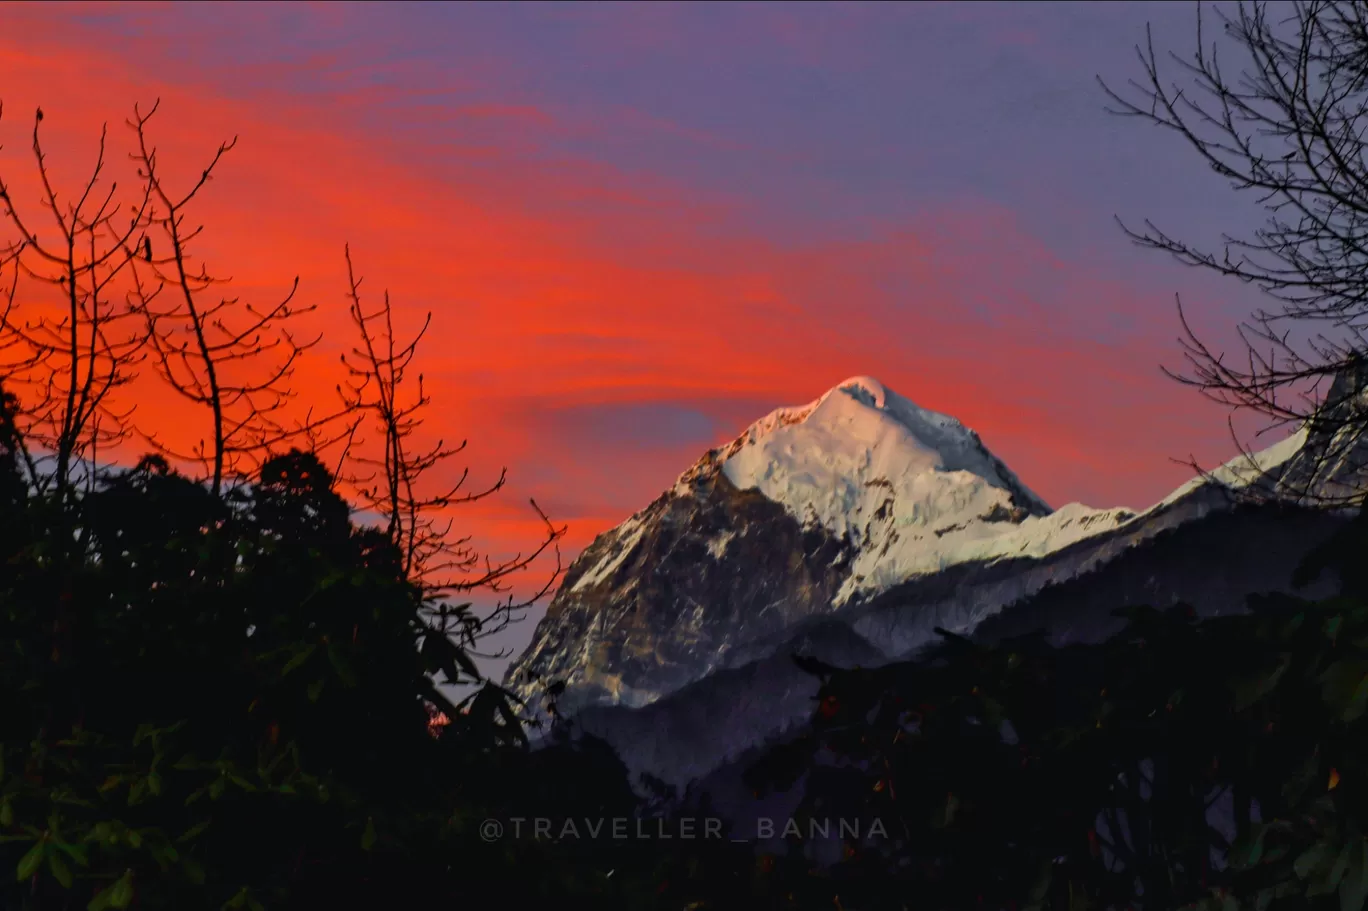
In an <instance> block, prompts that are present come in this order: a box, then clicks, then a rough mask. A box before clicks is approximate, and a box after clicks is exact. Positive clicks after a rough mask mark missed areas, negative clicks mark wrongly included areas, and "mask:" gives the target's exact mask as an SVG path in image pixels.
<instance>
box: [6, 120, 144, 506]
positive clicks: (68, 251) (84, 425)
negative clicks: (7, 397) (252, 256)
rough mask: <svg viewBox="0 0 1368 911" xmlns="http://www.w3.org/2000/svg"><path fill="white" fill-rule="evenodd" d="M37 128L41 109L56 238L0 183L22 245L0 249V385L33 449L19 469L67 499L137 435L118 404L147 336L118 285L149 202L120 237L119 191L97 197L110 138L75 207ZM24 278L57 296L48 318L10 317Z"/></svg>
mask: <svg viewBox="0 0 1368 911" xmlns="http://www.w3.org/2000/svg"><path fill="white" fill-rule="evenodd" d="M0 113H3V107H0ZM42 122H43V112H42V109H39V110H38V111H37V112H36V113H35V114H34V120H33V134H32V135H33V142H32V148H33V155H34V158H35V160H36V165H37V177H38V183H39V185H40V187H41V193H40V197H41V200H40V206H41V207H42V208H44V209H46V210H47V212H48V215H49V216H50V217H51V219H52V222H51V224H52V231H53V234H48V233H46V232H42V233H40V231H39V228H38V223H37V222H35V221H33V220H31V219H30V218H29V217H28V216H27V215H24V214H22V211H21V209H22V207H21V206H20V205H19V204H18V203H17V202H16V200H15V199H14V192H15V191H14V189H13V187H12V185H11V184H10V183H9V182H8V181H6V180H5V178H4V177H3V176H0V207H3V211H2V212H0V214H2V215H3V217H4V218H5V220H7V221H8V223H9V225H10V227H11V228H13V229H14V231H15V232H16V234H17V239H15V240H13V241H11V242H10V243H9V244H8V245H7V246H5V247H0V276H3V274H4V266H5V265H9V266H11V267H12V268H13V272H12V274H11V276H10V281H9V284H8V285H7V286H6V287H5V290H4V291H3V292H0V293H3V295H4V296H3V310H0V358H3V361H0V374H3V376H4V377H5V379H6V381H7V383H8V384H10V385H11V386H13V387H15V391H16V392H17V393H18V395H19V398H20V399H21V401H22V405H23V407H22V409H21V427H20V430H21V433H22V435H23V437H24V438H25V439H26V440H27V441H28V444H29V446H28V448H27V449H26V451H25V453H24V461H25V465H26V467H27V469H28V473H29V476H30V481H31V482H32V483H33V485H34V486H35V487H36V488H37V489H38V490H40V491H45V492H53V493H55V494H56V495H57V496H58V497H60V498H65V497H66V496H67V495H69V494H70V493H71V492H72V490H73V473H74V472H75V471H76V470H77V469H78V467H79V468H80V470H82V471H85V472H86V473H87V474H89V475H91V476H93V473H94V471H95V470H96V467H97V463H98V456H99V450H100V449H101V448H104V447H111V446H113V445H116V444H117V443H119V442H121V441H123V440H125V439H126V438H127V437H128V436H129V434H130V432H131V427H130V424H129V418H130V416H131V414H132V411H133V409H132V407H128V408H124V409H120V408H119V407H118V406H117V404H116V403H115V400H114V395H113V394H114V393H115V391H116V390H117V389H119V387H121V386H123V385H125V384H127V383H128V382H130V381H131V380H132V379H133V376H134V367H135V365H136V364H137V363H138V361H139V360H140V359H141V356H142V350H143V345H144V343H145V341H146V335H145V333H143V332H142V331H141V330H140V327H139V326H138V324H137V322H136V321H135V320H134V319H132V318H133V317H134V316H135V315H136V314H134V312H133V311H132V310H131V309H130V308H129V307H128V306H127V303H126V302H125V301H123V300H121V299H120V296H119V295H116V294H113V293H112V292H113V288H111V285H112V283H114V282H115V280H116V279H117V278H118V277H119V276H120V275H121V274H122V273H123V272H124V271H125V270H126V269H127V267H128V266H129V264H130V262H131V255H130V253H129V249H128V242H129V240H130V238H131V237H132V236H133V235H134V234H135V233H136V232H137V231H138V230H139V225H140V223H141V221H142V219H143V217H144V215H145V214H146V212H147V208H148V197H147V194H146V193H145V192H144V193H142V194H140V195H139V196H138V197H137V198H136V200H135V201H134V202H133V203H132V204H130V206H129V208H128V209H125V210H123V211H124V212H125V214H127V212H128V211H130V210H131V212H132V215H131V217H130V219H129V227H128V228H127V229H122V228H118V227H115V220H116V219H117V218H118V217H119V215H120V211H121V206H120V204H119V203H118V201H117V200H116V198H115V196H116V192H117V190H118V184H117V182H114V181H109V182H108V189H107V190H105V191H104V192H100V191H101V190H102V189H103V187H102V183H103V182H104V181H103V173H104V170H105V165H106V161H105V141H106V138H107V135H108V128H107V126H106V127H104V128H102V129H101V131H100V144H99V153H98V155H97V156H96V160H95V165H94V167H93V168H92V169H91V172H90V175H89V177H88V178H87V179H86V180H85V181H84V183H83V184H82V185H80V189H79V191H78V192H77V193H76V194H75V196H74V197H73V198H72V201H68V200H67V197H65V196H64V195H63V194H60V193H59V192H58V190H57V189H56V184H55V181H54V180H53V176H52V174H51V171H50V168H49V166H48V163H47V158H46V155H45V154H44V151H43V144H42V139H41V132H40V128H41V126H42ZM54 234H55V236H54ZM21 277H22V278H26V279H28V280H30V281H32V282H35V283H36V284H37V285H38V286H39V288H40V289H41V288H47V289H55V292H52V300H51V306H50V307H45V306H43V302H41V301H39V302H36V303H35V306H34V307H27V308H25V310H26V312H28V313H35V311H36V315H34V316H32V317H29V318H27V319H23V320H21V319H20V318H19V315H18V310H17V308H16V306H15V302H16V298H17V294H18V292H19V289H20V278H21ZM44 311H48V312H44ZM35 450H36V451H35Z"/></svg>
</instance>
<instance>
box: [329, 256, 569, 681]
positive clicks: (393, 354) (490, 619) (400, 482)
mask: <svg viewBox="0 0 1368 911" xmlns="http://www.w3.org/2000/svg"><path fill="white" fill-rule="evenodd" d="M344 256H345V259H346V263H347V297H348V304H349V306H348V310H349V313H350V315H351V319H352V323H353V325H354V326H355V328H356V331H357V335H358V336H359V342H358V344H357V345H356V346H355V347H353V348H352V350H351V352H350V354H345V353H344V354H343V355H342V356H341V360H342V364H343V365H344V366H345V367H346V369H347V373H348V377H347V380H346V381H345V383H344V384H339V386H338V392H339V393H340V395H341V396H342V401H343V404H344V412H345V413H347V414H354V415H362V416H365V417H369V418H370V422H369V426H370V428H371V429H372V430H375V431H378V436H379V438H380V443H381V448H382V454H381V455H379V456H378V457H377V456H375V455H367V454H364V450H363V448H362V447H361V445H360V444H359V443H358V441H357V440H356V439H355V437H354V433H353V436H352V437H351V438H350V439H349V445H348V447H347V449H346V452H345V454H344V457H349V458H350V459H351V461H353V462H355V463H357V465H358V467H359V468H360V470H361V471H364V470H365V469H367V468H369V469H370V473H369V474H367V475H362V474H360V472H358V473H357V474H355V475H353V476H352V478H351V479H350V480H351V482H352V484H353V485H354V486H355V487H356V489H357V490H358V491H359V492H360V495H361V499H362V508H364V509H367V510H369V511H371V512H373V513H375V514H378V515H381V516H383V517H384V520H385V523H386V526H385V528H386V532H387V534H388V535H389V537H390V539H391V541H392V542H393V543H394V546H395V547H396V548H397V549H398V551H399V553H400V554H401V558H402V560H403V565H404V571H405V572H406V573H407V574H408V575H409V577H410V578H412V579H415V580H417V581H419V582H420V583H421V584H422V585H423V586H424V588H425V589H426V590H427V592H428V593H429V595H430V597H432V598H433V599H436V603H435V605H434V609H433V620H434V623H435V628H436V629H438V630H440V631H441V632H442V633H444V634H445V633H451V634H454V635H456V636H457V637H458V640H459V641H460V643H461V646H462V647H463V648H464V649H465V650H466V651H468V652H471V653H473V654H477V655H479V654H480V653H478V652H476V651H474V649H475V646H476V644H477V642H478V641H479V640H481V639H483V638H486V637H488V636H492V635H494V634H496V633H498V632H500V631H501V630H503V629H504V628H506V627H507V626H508V625H509V624H510V623H512V622H514V621H516V620H518V619H521V615H522V612H523V611H524V610H525V609H526V608H528V607H530V606H531V605H532V604H534V603H535V602H537V601H539V600H541V599H542V598H543V597H545V596H546V594H547V593H548V592H549V591H550V590H551V587H552V586H553V585H554V584H555V582H556V580H557V579H558V578H559V577H560V574H561V570H562V566H561V559H560V548H559V546H558V542H559V540H560V539H561V538H562V537H563V536H564V535H565V531H566V529H565V527H564V526H561V527H559V528H558V527H556V526H555V525H554V524H552V522H551V520H550V519H549V518H548V517H547V515H546V513H544V512H543V511H542V510H541V507H539V506H538V505H537V502H536V500H532V501H531V505H532V509H533V510H534V511H535V512H536V514H537V516H538V518H540V519H541V523H542V526H543V528H544V529H545V534H544V535H543V536H542V538H541V540H540V541H539V542H538V543H537V545H536V546H535V547H533V548H532V549H531V550H530V551H528V552H527V553H520V554H516V555H514V556H513V557H510V558H507V559H505V560H501V561H498V562H495V561H492V560H490V559H489V558H488V557H487V556H483V555H481V553H480V552H479V551H477V550H476V549H475V548H474V547H473V546H472V544H471V538H470V537H469V536H463V537H459V538H458V537H454V536H453V534H452V529H453V521H454V520H453V518H452V517H451V515H450V513H451V512H452V511H453V510H454V509H455V508H456V507H458V506H462V505H466V504H469V503H473V502H476V501H478V500H482V499H484V498H486V497H488V496H491V495H492V494H494V493H497V492H498V491H499V490H501V489H502V488H503V486H504V482H505V480H506V477H507V471H506V470H505V471H503V472H500V474H499V477H498V479H497V480H496V481H495V482H494V483H493V484H492V485H490V486H489V487H487V488H484V489H483V490H476V491H467V490H466V489H465V485H466V482H467V481H468V480H469V475H470V471H469V469H468V468H467V469H464V470H462V472H461V473H460V476H459V477H458V478H457V479H456V480H455V482H454V483H452V484H450V485H449V486H447V487H445V488H442V489H438V490H431V489H430V488H431V483H430V480H429V479H433V478H435V477H436V474H437V472H439V471H440V470H441V469H442V468H444V467H445V466H446V465H447V464H448V463H449V461H450V460H451V459H452V458H454V457H456V456H458V455H459V454H460V453H461V452H463V451H464V450H465V448H466V441H465V440H462V441H461V442H460V443H459V444H458V445H455V446H448V445H446V444H445V442H444V441H443V440H437V441H436V442H435V443H434V444H432V445H431V446H430V447H428V448H426V449H422V448H416V447H417V446H418V444H417V443H416V437H415V434H416V433H417V431H419V430H420V429H421V427H422V425H423V415H424V414H425V412H426V409H427V407H428V405H429V404H430V402H431V399H430V398H429V396H428V394H427V391H426V389H425V387H424V383H423V375H422V374H421V373H419V374H418V375H417V376H416V377H411V376H410V369H411V367H412V364H413V359H414V356H415V355H416V353H417V351H418V345H419V343H420V342H421V341H422V339H423V336H424V335H425V334H426V333H427V330H428V327H429V326H430V325H431V321H432V314H431V313H429V314H427V315H426V316H425V317H424V320H423V324H422V326H421V328H419V329H418V331H417V332H416V333H415V335H414V337H413V338H412V339H411V340H410V341H408V342H407V343H404V342H402V341H400V340H399V339H397V338H396V336H395V328H394V311H393V308H392V306H391V304H390V296H389V292H388V291H385V292H383V294H382V295H381V303H379V304H378V305H375V306H374V307H373V308H370V309H368V308H367V306H366V305H365V304H363V303H362V299H361V282H362V279H361V278H359V277H358V276H357V275H356V270H355V268H354V266H353V265H352V257H351V248H350V247H348V248H347V249H346V250H345V251H344ZM406 380H407V381H406ZM356 426H357V425H353V427H352V430H353V432H354V431H355V429H356ZM548 550H550V551H551V553H552V554H553V555H554V558H555V565H554V567H553V568H552V570H551V572H550V573H549V574H548V575H547V577H546V579H545V581H544V582H543V583H542V585H541V586H540V587H539V588H538V589H537V590H536V591H534V592H532V593H531V594H530V596H527V597H524V598H521V599H519V598H517V597H516V596H514V595H511V594H510V595H509V596H508V598H507V600H504V601H502V602H500V603H499V604H497V605H496V606H495V607H494V608H493V610H491V611H488V612H487V613H485V614H484V615H480V614H477V613H475V612H474V611H473V610H472V609H471V605H468V604H466V605H457V606H453V605H451V604H450V603H449V599H450V598H451V597H452V596H460V595H464V594H468V593H470V592H472V591H476V590H481V589H482V590H485V591H490V592H494V593H504V592H508V591H509V588H510V585H509V583H510V581H511V579H512V578H513V577H515V576H517V575H518V574H520V573H522V572H524V571H525V570H527V569H528V568H529V567H531V566H533V565H534V564H535V563H536V561H537V560H539V559H540V558H541V557H542V555H543V554H545V553H546V552H547V551H548ZM453 682H455V681H454V680H453Z"/></svg>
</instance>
